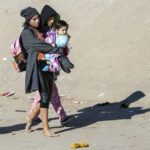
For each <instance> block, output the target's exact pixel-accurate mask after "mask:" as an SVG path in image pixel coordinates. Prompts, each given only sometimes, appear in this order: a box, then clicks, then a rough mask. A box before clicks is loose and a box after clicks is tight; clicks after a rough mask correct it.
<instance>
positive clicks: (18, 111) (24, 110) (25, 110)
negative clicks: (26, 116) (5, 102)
mask: <svg viewBox="0 0 150 150" xmlns="http://www.w3.org/2000/svg"><path fill="white" fill-rule="evenodd" d="M15 111H16V112H26V110H15Z"/></svg>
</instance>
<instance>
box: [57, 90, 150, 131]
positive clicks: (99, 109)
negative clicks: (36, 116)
mask: <svg viewBox="0 0 150 150" xmlns="http://www.w3.org/2000/svg"><path fill="white" fill-rule="evenodd" d="M144 96H145V94H144V93H143V92H141V91H136V92H134V93H133V94H131V95H130V96H129V97H127V98H126V99H125V100H123V101H121V102H116V103H104V105H103V104H100V103H99V104H97V105H95V106H93V107H87V108H84V109H81V110H78V112H79V113H77V114H75V115H77V118H76V119H75V120H74V121H73V122H71V123H70V124H69V125H68V128H67V129H63V130H60V131H58V132H57V133H61V132H65V131H69V130H74V129H77V128H82V127H85V126H88V125H91V124H94V123H96V122H99V121H109V120H122V119H131V118H132V116H135V115H139V114H143V113H146V112H149V111H150V108H148V109H142V107H132V108H129V105H130V104H131V103H133V102H135V101H138V100H140V99H141V98H143V97H144Z"/></svg>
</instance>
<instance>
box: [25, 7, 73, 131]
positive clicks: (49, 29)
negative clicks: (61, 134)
mask: <svg viewBox="0 0 150 150" xmlns="http://www.w3.org/2000/svg"><path fill="white" fill-rule="evenodd" d="M59 18H60V17H59V14H58V13H57V12H56V11H55V10H54V9H52V8H51V7H50V6H48V5H45V6H44V7H43V9H42V12H41V31H42V32H43V35H44V37H45V38H46V39H45V41H46V42H47V43H49V44H51V45H52V46H53V47H56V43H55V42H56V41H55V39H54V38H56V31H57V33H61V34H66V33H67V29H68V24H67V23H66V22H64V21H58V20H59ZM57 21H58V22H57ZM56 22H57V23H56ZM63 23H64V24H63ZM61 24H62V25H61ZM55 26H57V28H56V31H55V30H54V27H55ZM62 27H65V30H64V29H63V28H62ZM60 28H61V29H60ZM62 29H63V30H64V31H62ZM62 32H64V33H62ZM50 36H51V37H52V38H51V37H50ZM57 43H58V42H57ZM61 46H62V45H61ZM59 47H60V46H59ZM63 47H64V51H63V52H64V53H63V55H65V56H66V55H67V54H68V49H67V48H66V46H63ZM39 55H40V56H41V59H43V60H45V57H46V58H50V60H51V59H52V60H54V59H53V58H54V57H58V56H60V54H43V53H39ZM52 60H51V61H52ZM47 61H49V60H47ZM42 70H44V71H50V70H52V68H49V65H46V66H45V67H44V68H43V69H42ZM53 70H54V69H53ZM57 71H58V70H57ZM53 75H55V72H53ZM40 99H41V97H40V93H39V91H37V92H36V95H35V99H34V102H33V104H32V107H31V110H30V114H31V113H32V111H33V109H34V108H35V107H36V105H37V104H38V102H39V101H40ZM51 104H52V105H53V107H54V109H55V111H56V113H57V114H58V116H59V120H60V122H61V125H65V124H67V123H69V122H70V121H72V120H73V119H74V116H67V115H66V112H65V111H64V108H63V107H62V105H61V101H60V97H59V93H58V89H57V86H56V83H55V79H54V80H53V85H52V96H51ZM37 117H38V115H37ZM37 117H36V118H35V121H36V120H39V118H37ZM27 130H29V129H28V126H27Z"/></svg>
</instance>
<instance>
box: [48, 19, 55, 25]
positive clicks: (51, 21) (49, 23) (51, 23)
mask: <svg viewBox="0 0 150 150" xmlns="http://www.w3.org/2000/svg"><path fill="white" fill-rule="evenodd" d="M54 21H55V17H50V18H48V20H47V25H48V27H51V26H52V25H53V23H54Z"/></svg>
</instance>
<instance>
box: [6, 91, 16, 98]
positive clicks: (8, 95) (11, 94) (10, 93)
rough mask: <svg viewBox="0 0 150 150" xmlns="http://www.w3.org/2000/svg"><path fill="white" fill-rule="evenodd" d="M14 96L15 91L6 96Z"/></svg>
mask: <svg viewBox="0 0 150 150" xmlns="http://www.w3.org/2000/svg"><path fill="white" fill-rule="evenodd" d="M14 94H15V91H12V92H9V93H8V94H7V95H6V97H9V96H12V95H14Z"/></svg>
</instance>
